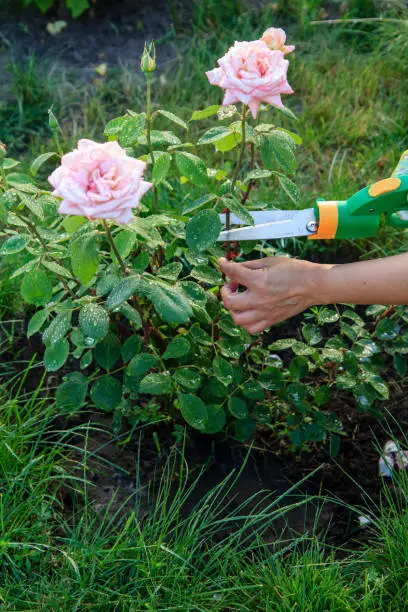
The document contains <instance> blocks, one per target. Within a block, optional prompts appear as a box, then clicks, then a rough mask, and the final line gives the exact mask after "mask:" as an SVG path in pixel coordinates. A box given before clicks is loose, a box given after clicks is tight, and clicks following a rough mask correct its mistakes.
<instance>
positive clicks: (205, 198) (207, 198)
mask: <svg viewBox="0 0 408 612" xmlns="http://www.w3.org/2000/svg"><path fill="white" fill-rule="evenodd" d="M216 197H217V195H216V194H215V193H206V194H204V195H202V196H200V197H199V198H197V200H194V202H192V203H191V204H190V205H189V206H187V208H185V209H184V210H183V215H188V214H190V213H192V212H194V211H196V210H198V209H199V208H201V207H202V206H205V204H208V202H212V200H215V198H216Z"/></svg>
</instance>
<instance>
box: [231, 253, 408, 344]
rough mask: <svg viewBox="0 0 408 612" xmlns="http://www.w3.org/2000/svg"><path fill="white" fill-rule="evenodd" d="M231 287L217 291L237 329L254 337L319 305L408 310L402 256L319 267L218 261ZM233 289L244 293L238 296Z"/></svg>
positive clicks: (407, 268)
mask: <svg viewBox="0 0 408 612" xmlns="http://www.w3.org/2000/svg"><path fill="white" fill-rule="evenodd" d="M220 266H221V269H222V271H223V272H224V273H225V275H226V276H227V277H229V278H230V279H231V282H229V283H227V284H226V285H225V286H224V287H223V288H222V291H221V295H222V298H223V301H224V304H225V306H226V308H228V309H229V310H230V311H231V316H232V318H233V320H234V321H235V323H237V325H242V326H243V327H245V328H246V329H248V331H249V332H250V333H258V332H261V331H263V330H264V329H266V328H267V327H269V326H270V325H274V324H275V323H279V322H280V321H283V320H285V319H288V318H290V317H292V316H294V315H296V314H299V313H300V312H302V311H303V310H305V309H306V308H309V307H310V306H313V305H319V304H333V303H337V302H348V303H352V304H408V253H404V254H403V255H396V256H394V257H386V258H384V259H377V260H371V261H363V262H356V263H352V264H339V265H324V264H314V263H310V262H308V261H302V260H297V259H287V258H285V257H283V258H282V257H266V258H265V259H259V260H254V261H248V262H244V263H240V264H237V263H232V262H228V261H227V260H226V259H220ZM238 285H242V286H244V287H246V291H244V292H242V293H238V292H237V291H236V289H237V288H238Z"/></svg>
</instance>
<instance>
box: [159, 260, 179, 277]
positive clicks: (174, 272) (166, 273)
mask: <svg viewBox="0 0 408 612" xmlns="http://www.w3.org/2000/svg"><path fill="white" fill-rule="evenodd" d="M182 269H183V264H181V263H180V262H179V261H173V262H172V263H169V264H168V265H167V266H163V268H160V270H158V272H157V276H160V278H164V279H166V280H174V281H175V280H177V279H178V277H179V276H180V272H181V271H182Z"/></svg>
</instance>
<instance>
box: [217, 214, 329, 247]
mask: <svg viewBox="0 0 408 612" xmlns="http://www.w3.org/2000/svg"><path fill="white" fill-rule="evenodd" d="M249 212H250V214H251V216H252V217H253V219H254V221H255V223H256V225H255V226H253V227H251V226H247V227H240V228H235V229H230V230H229V231H228V230H225V231H223V232H221V234H220V236H219V238H218V241H221V242H231V241H235V240H273V239H276V238H290V237H295V236H311V235H312V234H315V233H316V232H317V226H318V224H317V221H316V216H315V213H314V209H313V208H306V209H304V210H298V211H296V210H295V211H294V210H257V211H249ZM220 216H221V220H222V221H223V222H224V223H225V215H220ZM231 223H232V224H233V225H238V224H241V223H242V221H241V220H240V219H239V218H238V217H237V216H236V215H231Z"/></svg>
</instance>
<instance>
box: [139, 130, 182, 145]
mask: <svg viewBox="0 0 408 612" xmlns="http://www.w3.org/2000/svg"><path fill="white" fill-rule="evenodd" d="M150 139H151V142H152V146H154V147H155V146H160V145H165V144H167V145H179V144H181V140H180V138H178V137H177V136H176V135H175V134H173V132H166V131H164V130H152V131H151V133H150ZM139 144H141V145H144V146H146V145H147V138H146V136H145V135H143V136H141V137H140V138H139Z"/></svg>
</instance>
